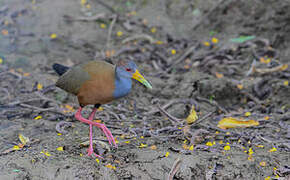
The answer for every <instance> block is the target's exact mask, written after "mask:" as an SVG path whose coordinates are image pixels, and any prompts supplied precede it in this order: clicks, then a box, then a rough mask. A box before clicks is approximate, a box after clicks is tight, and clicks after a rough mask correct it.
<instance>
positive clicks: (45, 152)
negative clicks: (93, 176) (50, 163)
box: [40, 150, 51, 157]
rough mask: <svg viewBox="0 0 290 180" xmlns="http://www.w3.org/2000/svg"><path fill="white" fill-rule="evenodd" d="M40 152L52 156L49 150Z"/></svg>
mask: <svg viewBox="0 0 290 180" xmlns="http://www.w3.org/2000/svg"><path fill="white" fill-rule="evenodd" d="M40 153H41V154H44V155H46V156H48V157H49V156H51V154H50V153H49V152H47V151H43V150H42V151H41V152H40Z"/></svg>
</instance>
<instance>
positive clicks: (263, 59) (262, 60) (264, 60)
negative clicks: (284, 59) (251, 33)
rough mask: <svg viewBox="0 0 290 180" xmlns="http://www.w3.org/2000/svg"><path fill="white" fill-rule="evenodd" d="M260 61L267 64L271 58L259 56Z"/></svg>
mask: <svg viewBox="0 0 290 180" xmlns="http://www.w3.org/2000/svg"><path fill="white" fill-rule="evenodd" d="M260 62H261V63H264V64H268V63H270V62H271V59H270V58H267V59H265V58H264V57H261V58H260Z"/></svg>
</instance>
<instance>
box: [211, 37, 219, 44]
mask: <svg viewBox="0 0 290 180" xmlns="http://www.w3.org/2000/svg"><path fill="white" fill-rule="evenodd" d="M211 42H212V43H214V44H216V43H218V42H219V40H218V38H215V37H213V38H212V39H211Z"/></svg>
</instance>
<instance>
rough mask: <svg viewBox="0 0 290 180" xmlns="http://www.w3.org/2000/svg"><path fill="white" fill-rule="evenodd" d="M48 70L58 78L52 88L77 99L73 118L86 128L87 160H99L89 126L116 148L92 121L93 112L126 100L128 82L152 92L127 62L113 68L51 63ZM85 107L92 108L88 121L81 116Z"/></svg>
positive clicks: (97, 64) (110, 137) (103, 63)
mask: <svg viewBox="0 0 290 180" xmlns="http://www.w3.org/2000/svg"><path fill="white" fill-rule="evenodd" d="M52 68H53V69H54V70H55V72H56V73H57V74H58V75H59V76H60V77H59V79H58V80H57V82H56V83H55V85H56V86H57V87H59V88H61V89H63V90H64V91H66V92H68V93H71V94H73V95H75V96H77V99H78V102H79V105H80V107H79V109H78V110H77V111H76V113H75V118H76V119H77V120H79V121H81V122H83V123H86V124H89V139H90V140H89V142H90V143H89V148H88V150H87V151H88V156H91V155H95V156H96V157H99V158H103V157H102V156H100V155H98V154H96V153H95V152H94V150H93V140H92V139H93V137H92V131H93V126H97V127H98V128H100V129H101V130H102V131H103V132H104V134H105V135H106V137H107V139H108V141H109V144H110V145H112V143H113V144H114V146H115V147H117V144H116V141H115V139H114V137H113V135H112V133H111V131H110V130H109V129H108V128H107V127H106V126H105V125H104V124H102V123H97V122H94V121H93V118H94V117H95V113H96V111H97V109H98V108H99V107H100V106H101V105H103V104H107V103H110V102H112V101H113V100H116V99H119V98H122V97H125V96H127V95H128V94H129V92H130V91H131V89H132V79H135V80H137V81H139V82H140V83H141V84H143V85H144V86H145V87H146V88H148V89H152V85H151V84H150V83H149V82H148V81H147V80H146V79H145V78H144V77H143V76H142V75H141V74H140V72H139V70H138V68H137V65H136V64H135V63H134V61H133V60H130V59H129V60H128V59H120V60H118V62H117V63H116V65H113V64H110V63H108V62H106V61H103V60H94V61H89V62H86V63H83V64H79V65H76V66H73V67H67V66H65V65H62V64H58V63H54V64H53V65H52ZM87 105H94V107H93V110H92V112H91V113H90V115H89V117H88V119H86V118H84V117H83V116H82V109H83V108H84V107H85V106H87Z"/></svg>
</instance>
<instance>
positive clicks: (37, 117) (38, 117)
mask: <svg viewBox="0 0 290 180" xmlns="http://www.w3.org/2000/svg"><path fill="white" fill-rule="evenodd" d="M41 118H42V116H40V115H39V116H36V117H35V118H34V119H35V120H38V119H41Z"/></svg>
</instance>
